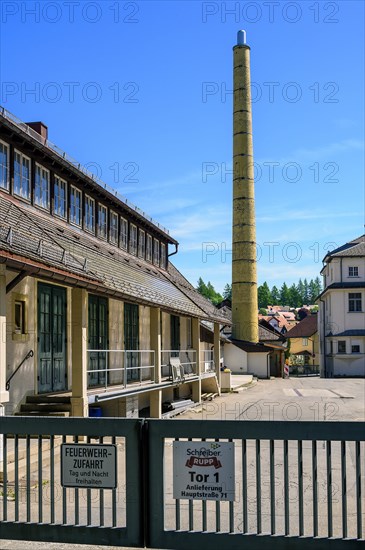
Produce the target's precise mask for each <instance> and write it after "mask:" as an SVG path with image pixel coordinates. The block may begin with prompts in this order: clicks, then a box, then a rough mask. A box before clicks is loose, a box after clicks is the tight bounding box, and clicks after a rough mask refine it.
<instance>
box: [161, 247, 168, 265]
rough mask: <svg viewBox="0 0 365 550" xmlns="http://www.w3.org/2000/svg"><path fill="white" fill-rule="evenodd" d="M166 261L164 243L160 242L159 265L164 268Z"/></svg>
mask: <svg viewBox="0 0 365 550" xmlns="http://www.w3.org/2000/svg"><path fill="white" fill-rule="evenodd" d="M166 261H167V254H166V244H165V243H161V244H160V267H162V268H163V269H166Z"/></svg>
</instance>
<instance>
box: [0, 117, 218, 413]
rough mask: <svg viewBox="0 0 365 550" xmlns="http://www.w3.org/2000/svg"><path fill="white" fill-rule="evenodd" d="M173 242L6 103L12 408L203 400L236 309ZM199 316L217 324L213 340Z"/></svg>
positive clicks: (2, 182)
mask: <svg viewBox="0 0 365 550" xmlns="http://www.w3.org/2000/svg"><path fill="white" fill-rule="evenodd" d="M177 248H178V243H177V241H176V240H175V239H174V238H173V237H172V236H171V235H170V234H169V232H168V230H167V229H165V228H163V227H162V226H161V225H160V224H158V223H156V222H154V221H153V220H152V219H151V218H150V217H149V216H147V215H146V214H145V213H144V212H142V211H141V210H140V209H139V208H137V207H135V206H134V205H132V204H130V203H129V202H128V201H127V200H126V199H124V198H123V197H121V196H119V195H118V193H116V192H115V191H114V190H113V189H111V188H109V187H108V186H107V185H105V184H104V183H103V182H100V181H96V179H95V177H94V176H93V175H92V174H90V173H88V172H87V171H86V170H85V169H83V167H82V166H81V165H80V164H79V163H77V162H76V161H74V160H73V159H72V158H70V157H69V156H68V155H67V154H66V153H65V152H63V151H61V150H60V149H59V148H58V147H56V146H55V145H53V144H52V143H51V142H50V141H49V140H48V135H47V127H46V126H45V125H44V124H43V123H40V122H37V123H24V122H22V121H20V120H18V119H17V118H16V117H14V116H13V115H12V114H11V113H9V112H8V111H6V110H5V109H1V110H0V327H1V334H2V338H1V347H0V404H3V405H5V412H6V413H7V414H15V413H18V412H28V413H30V414H31V413H34V414H37V413H39V412H41V413H42V412H44V411H45V410H47V411H48V412H52V410H53V412H54V414H58V413H61V412H67V413H69V414H71V415H73V416H86V415H87V414H88V412H89V407H90V406H92V405H93V404H94V405H95V404H97V405H98V408H100V409H102V412H103V414H108V415H116V416H128V415H129V414H134V415H137V414H138V411H141V410H142V409H143V410H146V411H147V413H148V414H150V415H151V416H154V417H159V416H160V415H161V410H162V403H163V402H164V401H172V400H174V399H177V398H179V397H186V396H190V397H191V398H192V400H193V401H200V395H201V391H202V385H203V386H204V383H205V382H204V381H205V380H206V379H208V378H211V379H214V380H215V381H216V382H215V383H216V385H217V387H218V386H219V373H220V371H219V363H220V339H219V329H220V323H225V324H226V323H228V324H229V321H228V320H227V319H225V317H224V315H223V314H222V313H221V312H219V311H218V310H217V309H216V308H215V307H214V306H213V305H212V304H211V303H210V302H209V301H208V300H206V299H204V298H203V297H202V296H201V295H200V294H198V292H197V291H196V290H195V289H194V288H193V287H192V285H191V284H190V283H189V282H188V281H187V280H186V279H185V278H184V277H183V276H182V275H181V274H180V273H179V272H178V270H177V269H176V268H175V267H174V266H173V265H172V264H171V263H170V261H169V254H170V253H172V254H174V253H176V251H177ZM202 320H206V321H209V322H211V323H212V324H213V325H212V326H213V327H214V329H213V330H214V346H212V345H211V343H210V342H204V340H203V339H202V337H201V334H202V333H201V326H200V325H201V321H202ZM213 349H214V351H213ZM171 358H174V361H172V360H171ZM202 366H204V368H202ZM211 383H212V380H210V387H211ZM57 403H58V407H57ZM32 404H33V405H32ZM46 405H48V409H46ZM52 407H53V409H52Z"/></svg>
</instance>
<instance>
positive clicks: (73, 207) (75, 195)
mask: <svg viewBox="0 0 365 550" xmlns="http://www.w3.org/2000/svg"><path fill="white" fill-rule="evenodd" d="M70 222H71V223H74V224H75V225H81V191H80V190H79V189H77V188H76V187H73V186H72V185H71V189H70Z"/></svg>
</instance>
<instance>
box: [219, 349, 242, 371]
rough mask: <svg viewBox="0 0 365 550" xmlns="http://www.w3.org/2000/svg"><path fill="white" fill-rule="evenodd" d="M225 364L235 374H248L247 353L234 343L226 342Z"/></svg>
mask: <svg viewBox="0 0 365 550" xmlns="http://www.w3.org/2000/svg"><path fill="white" fill-rule="evenodd" d="M223 353H224V366H225V367H228V368H229V369H231V371H232V372H233V373H235V374H247V353H246V352H245V351H243V350H242V349H240V348H238V347H237V346H235V345H234V344H224V351H223Z"/></svg>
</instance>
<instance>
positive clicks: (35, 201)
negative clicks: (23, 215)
mask: <svg viewBox="0 0 365 550" xmlns="http://www.w3.org/2000/svg"><path fill="white" fill-rule="evenodd" d="M39 171H40V182H39V184H37V176H38V173H39ZM43 172H45V173H46V174H48V181H47V187H46V188H44V187H43ZM50 188H51V173H50V171H49V170H48V168H45V167H44V166H43V165H42V164H39V163H38V162H36V163H35V171H34V194H33V204H34V206H38V208H42V210H50ZM38 189H39V191H40V195H39V202H38V197H37V190H38ZM44 191H46V199H47V205H46V206H44V205H43V198H44V197H43V195H44Z"/></svg>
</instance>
